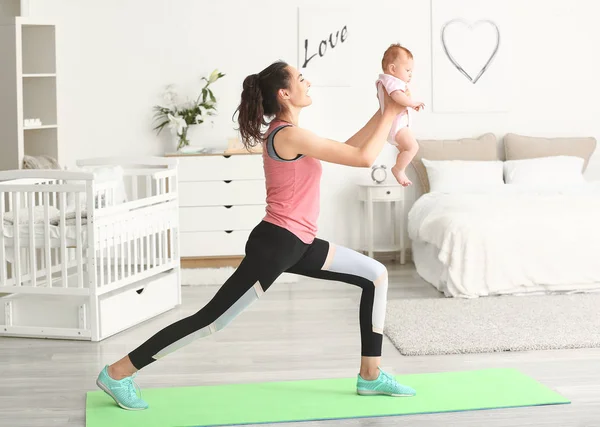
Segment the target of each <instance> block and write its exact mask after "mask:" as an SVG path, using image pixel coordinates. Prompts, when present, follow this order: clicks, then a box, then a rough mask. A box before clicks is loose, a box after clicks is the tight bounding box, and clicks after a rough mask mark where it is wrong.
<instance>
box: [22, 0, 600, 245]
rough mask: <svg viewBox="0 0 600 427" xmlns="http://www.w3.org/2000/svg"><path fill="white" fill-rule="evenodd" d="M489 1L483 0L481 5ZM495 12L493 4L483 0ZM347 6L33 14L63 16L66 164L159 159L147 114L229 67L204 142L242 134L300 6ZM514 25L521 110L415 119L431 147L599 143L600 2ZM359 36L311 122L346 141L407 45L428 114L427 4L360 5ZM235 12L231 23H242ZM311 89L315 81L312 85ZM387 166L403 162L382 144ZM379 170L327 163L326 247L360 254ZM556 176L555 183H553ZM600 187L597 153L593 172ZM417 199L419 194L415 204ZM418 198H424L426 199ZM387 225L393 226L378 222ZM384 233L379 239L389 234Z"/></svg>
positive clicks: (76, 8) (192, 4) (163, 2)
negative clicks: (509, 140)
mask: <svg viewBox="0 0 600 427" xmlns="http://www.w3.org/2000/svg"><path fill="white" fill-rule="evenodd" d="M482 1H484V0H482ZM485 1H487V0H485ZM311 4H314V5H317V4H320V5H328V6H330V5H346V4H347V2H345V1H336V0H320V1H316V0H314V1H313V0H306V1H300V0H295V1H293V0H291V1H281V0H277V1H276V0H261V1H252V2H248V1H242V0H221V1H220V2H218V4H217V2H216V1H199V0H195V1H194V0H176V1H173V0H101V1H100V0H98V1H92V0H88V1H78V0H31V6H30V8H31V9H30V10H31V15H33V16H35V15H39V16H55V17H57V18H59V20H60V23H61V28H60V33H59V40H58V45H59V53H58V61H59V67H60V68H59V80H58V82H59V85H60V89H59V93H60V100H59V107H60V112H61V121H62V126H61V137H62V138H64V141H65V143H66V147H67V152H68V159H67V160H68V162H67V163H69V164H70V163H72V162H73V160H74V159H76V158H80V157H89V156H98V155H102V156H105V155H116V154H119V155H135V154H162V153H163V152H164V151H165V149H167V150H171V149H172V148H173V145H172V143H167V139H168V138H167V135H164V136H163V135H161V137H156V135H155V134H154V133H153V132H152V130H151V116H152V111H151V107H152V106H153V105H154V104H156V103H159V102H160V101H161V98H160V95H161V90H162V88H163V87H164V85H166V84H169V83H177V84H178V85H180V87H182V88H186V87H187V88H188V89H189V90H190V91H191V92H190V94H191V95H192V96H194V94H195V93H196V89H197V88H199V87H200V81H199V77H200V76H202V75H207V74H208V73H210V71H212V69H213V68H219V69H220V70H221V71H222V72H224V73H226V74H227V76H226V77H225V78H223V79H222V80H220V81H219V82H218V83H217V84H216V85H215V88H214V90H215V94H216V96H217V98H218V101H219V111H220V114H219V116H218V117H217V118H216V120H215V125H214V127H212V128H210V127H207V128H205V129H204V130H203V134H204V137H205V139H206V141H207V145H212V146H216V145H222V144H225V141H226V140H227V138H229V137H231V136H234V135H235V132H234V130H233V126H234V124H233V122H232V121H231V116H232V114H233V112H234V110H235V108H236V107H237V104H238V102H239V96H240V91H241V84H242V81H243V79H244V77H245V76H246V75H248V74H251V73H255V72H258V71H260V70H261V69H262V68H264V67H265V66H267V65H268V64H270V63H271V62H272V61H275V60H277V59H283V60H286V61H288V62H290V63H292V64H294V65H295V64H296V49H297V48H296V46H297V40H296V39H297V18H296V8H297V6H298V5H303V6H304V5H311ZM503 4H504V5H505V7H506V8H507V9H509V12H508V15H509V16H510V17H511V24H512V33H513V34H512V37H511V40H512V46H510V49H511V51H512V54H513V57H512V59H511V62H512V64H513V67H512V69H511V76H510V79H509V80H510V81H512V85H511V87H510V88H508V89H507V90H510V91H511V94H512V104H511V110H510V112H509V113H503V114H433V113H432V112H431V109H426V110H425V111H424V112H422V113H420V114H419V117H418V119H417V121H416V123H415V132H416V134H417V136H418V137H423V138H454V137H468V136H479V135H480V134H481V133H484V132H493V133H495V134H496V135H497V136H498V137H502V135H504V134H505V133H507V132H515V133H521V134H526V135H539V136H562V135H592V136H595V137H596V138H598V139H600V114H599V113H600V107H599V105H600V104H599V103H598V101H597V100H598V99H599V98H600V85H599V84H598V77H597V76H599V75H600V64H599V60H598V55H597V53H596V50H597V49H596V48H597V46H596V45H597V43H598V41H600V27H599V26H598V25H597V24H596V18H595V17H596V16H598V12H599V11H600V10H599V7H598V6H597V2H596V1H595V0H574V1H570V2H563V1H559V0H528V1H517V0H509V1H505V2H503ZM357 10H358V12H359V16H360V20H359V22H360V24H361V27H360V28H356V29H355V31H354V32H352V33H349V36H351V37H354V38H355V42H356V45H355V47H356V52H357V54H356V55H355V56H354V61H355V62H354V66H353V67H352V70H349V72H353V76H354V79H355V82H356V83H355V85H354V86H353V87H351V88H313V90H312V92H311V93H312V98H313V101H314V104H313V106H311V107H310V108H308V109H306V110H305V112H303V116H302V117H301V125H302V126H305V127H307V128H310V129H311V130H313V131H315V132H317V133H318V134H322V135H323V136H326V137H329V138H333V139H340V140H343V139H345V138H347V137H349V136H350V135H351V134H352V132H353V131H355V130H357V129H358V128H359V127H360V126H361V125H362V124H363V123H364V122H365V121H366V120H367V119H368V118H369V117H370V115H371V114H372V112H373V111H374V110H375V109H376V108H377V101H376V98H375V92H374V81H375V79H376V77H377V74H378V73H379V66H380V65H379V64H380V61H381V55H382V54H383V51H384V50H385V48H386V47H387V46H388V45H389V44H390V43H392V42H401V43H403V44H404V45H406V46H408V47H409V48H410V49H411V50H412V52H413V53H414V55H415V61H416V63H415V65H416V68H415V75H414V77H413V87H412V92H413V95H414V97H416V98H419V99H421V100H423V101H424V102H425V103H426V104H427V105H429V106H431V58H430V55H431V48H430V45H431V30H430V2H429V1H424V0H419V1H416V0H413V1H408V0H379V1H370V2H365V5H364V6H363V7H357ZM234 11H235V12H234ZM309 78H310V76H309ZM381 159H382V160H383V161H385V162H386V163H388V164H390V165H391V163H392V162H393V151H392V150H391V148H390V147H386V148H385V149H384V151H383V153H382V155H381ZM369 172H370V171H369V170H365V169H351V168H347V167H342V166H338V165H326V166H325V168H324V175H323V190H322V214H321V220H320V229H321V237H322V238H325V239H330V240H334V241H336V242H338V243H339V244H343V245H347V246H351V247H356V246H357V244H358V236H359V233H358V226H359V219H358V203H357V202H356V201H355V191H354V186H355V183H356V182H357V181H359V180H361V179H367V177H368V175H369ZM557 173H558V172H557ZM587 176H588V177H589V178H591V179H598V178H600V155H598V154H596V155H595V156H594V157H593V159H592V162H591V164H590V167H589V169H588V172H587ZM414 191H415V189H411V190H409V198H414V196H415V194H414ZM416 191H418V190H416ZM382 226H383V227H382V228H385V223H384V222H383V223H382ZM384 232H385V230H380V234H381V236H383V235H384Z"/></svg>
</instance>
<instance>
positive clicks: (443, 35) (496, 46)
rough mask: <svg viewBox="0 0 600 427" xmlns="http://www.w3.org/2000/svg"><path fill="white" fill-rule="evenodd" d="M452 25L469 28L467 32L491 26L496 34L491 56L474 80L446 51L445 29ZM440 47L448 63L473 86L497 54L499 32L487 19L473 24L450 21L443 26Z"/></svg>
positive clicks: (455, 20) (456, 20) (457, 20)
mask: <svg viewBox="0 0 600 427" xmlns="http://www.w3.org/2000/svg"><path fill="white" fill-rule="evenodd" d="M452 24H462V25H465V26H467V27H468V28H469V30H473V29H474V28H475V27H477V26H479V25H484V24H486V25H491V26H492V27H493V28H494V30H495V33H496V43H495V46H494V50H493V51H492V54H491V55H490V57H489V58H488V59H487V61H486V62H485V64H484V66H483V67H482V68H481V70H479V72H478V73H477V75H476V76H475V78H472V77H471V76H470V75H469V73H467V72H466V71H465V70H464V68H463V67H462V66H461V65H460V64H459V63H458V61H457V60H456V59H455V58H454V57H453V56H452V54H450V51H449V50H448V43H447V42H446V29H447V28H448V26H450V25H452ZM441 36H442V47H443V48H444V52H445V53H446V56H447V57H448V59H449V60H450V62H451V63H452V65H454V67H456V69H457V70H458V71H460V73H461V74H463V75H464V76H465V77H466V78H467V79H468V80H469V81H470V82H471V83H473V84H475V83H477V81H478V80H479V79H480V78H481V76H482V75H483V73H485V71H486V70H487V69H488V67H489V66H490V64H491V63H492V60H493V59H494V57H495V56H496V53H497V52H498V48H499V47H500V30H498V26H497V25H496V24H495V23H494V22H493V21H490V20H487V19H482V20H479V21H476V22H475V23H473V24H470V23H468V22H466V21H464V20H463V19H453V20H451V21H448V22H446V23H445V24H444V26H443V27H442V33H441Z"/></svg>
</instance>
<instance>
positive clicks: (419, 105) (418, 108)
mask: <svg viewBox="0 0 600 427" xmlns="http://www.w3.org/2000/svg"><path fill="white" fill-rule="evenodd" d="M411 107H412V109H413V110H415V111H421V109H423V108H425V104H423V103H422V102H415V103H414V104H413V105H411Z"/></svg>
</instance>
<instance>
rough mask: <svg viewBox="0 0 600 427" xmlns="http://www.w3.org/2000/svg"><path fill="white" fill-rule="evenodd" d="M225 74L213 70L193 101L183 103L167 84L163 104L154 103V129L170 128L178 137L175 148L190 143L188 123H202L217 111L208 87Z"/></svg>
mask: <svg viewBox="0 0 600 427" xmlns="http://www.w3.org/2000/svg"><path fill="white" fill-rule="evenodd" d="M224 76H225V74H223V73H220V72H219V71H218V70H214V71H213V72H212V73H211V75H210V76H209V77H208V78H206V77H202V79H201V80H204V81H205V83H204V87H203V88H202V90H201V92H200V94H199V95H198V98H197V99H196V100H195V101H189V100H186V101H185V102H183V103H180V102H178V96H177V93H176V92H175V90H174V88H173V85H169V86H167V88H166V91H165V93H164V100H165V105H164V106H163V105H155V106H154V108H153V110H154V122H155V123H157V122H158V124H157V125H156V126H155V127H154V130H156V131H157V134H159V133H160V132H161V131H162V130H163V129H164V128H165V126H166V127H168V128H170V129H171V133H173V134H174V135H177V136H178V137H179V142H178V144H177V149H178V150H179V149H181V148H182V147H185V146H186V145H189V144H190V141H189V140H188V138H187V131H188V127H189V126H190V125H195V124H201V123H204V121H205V120H206V117H207V116H214V115H215V113H216V111H217V99H216V98H215V95H214V94H213V92H212V89H211V88H210V85H212V84H213V83H215V82H216V81H217V80H219V79H220V78H222V77H224Z"/></svg>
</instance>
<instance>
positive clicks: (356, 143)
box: [346, 108, 381, 147]
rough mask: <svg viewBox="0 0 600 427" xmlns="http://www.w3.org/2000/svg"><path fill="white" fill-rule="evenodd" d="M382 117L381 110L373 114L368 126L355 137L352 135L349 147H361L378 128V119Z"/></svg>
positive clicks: (347, 142)
mask: <svg viewBox="0 0 600 427" xmlns="http://www.w3.org/2000/svg"><path fill="white" fill-rule="evenodd" d="M379 116H381V113H380V110H379V108H378V109H377V111H376V112H375V114H373V117H371V118H370V119H369V121H368V122H367V124H366V125H364V126H363V127H362V128H361V129H359V130H358V132H356V133H355V134H354V135H352V136H351V137H350V138H349V139H348V140H347V141H346V144H347V145H352V146H353V147H361V146H362V145H363V144H364V143H365V142H366V141H367V136H368V135H370V134H372V133H373V132H374V131H375V128H376V126H377V118H378V117H379Z"/></svg>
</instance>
